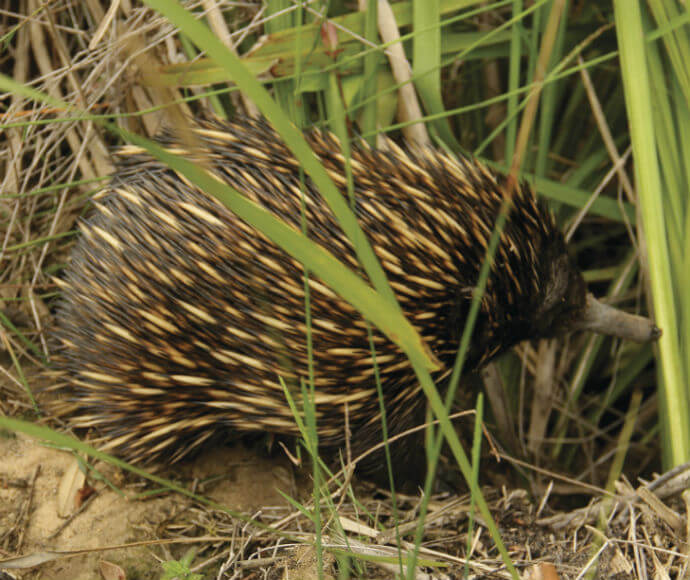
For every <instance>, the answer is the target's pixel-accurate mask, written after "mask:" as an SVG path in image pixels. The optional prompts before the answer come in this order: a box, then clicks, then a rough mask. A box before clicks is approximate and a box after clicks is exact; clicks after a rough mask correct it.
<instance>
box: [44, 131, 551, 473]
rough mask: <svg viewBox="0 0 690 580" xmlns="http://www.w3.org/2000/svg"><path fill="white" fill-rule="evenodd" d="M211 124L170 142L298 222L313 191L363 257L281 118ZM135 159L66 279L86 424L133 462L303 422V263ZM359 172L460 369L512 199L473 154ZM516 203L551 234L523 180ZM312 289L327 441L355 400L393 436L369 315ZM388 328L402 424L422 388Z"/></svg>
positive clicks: (432, 334) (321, 227) (375, 229)
mask: <svg viewBox="0 0 690 580" xmlns="http://www.w3.org/2000/svg"><path fill="white" fill-rule="evenodd" d="M195 134H196V136H197V138H198V139H199V141H198V142H197V143H194V144H190V145H189V146H187V147H181V146H180V145H179V143H176V142H175V141H174V140H172V139H171V138H166V139H164V141H163V142H164V144H165V145H166V146H168V147H170V148H174V149H175V150H177V151H179V150H180V149H181V148H182V149H193V150H194V153H193V157H199V158H200V159H201V160H202V162H203V163H204V165H210V166H211V167H212V170H213V171H214V172H215V173H216V174H218V175H219V176H221V177H222V179H223V180H225V181H226V182H228V183H229V184H230V185H232V186H233V187H235V188H236V189H238V190H239V191H241V192H242V193H244V194H245V195H247V196H248V197H249V198H251V199H253V200H254V201H256V202H257V203H259V204H261V205H262V206H264V207H266V208H268V209H269V210H271V211H272V212H274V213H275V214H277V215H278V216H279V217H281V218H282V219H284V220H286V221H288V222H289V223H291V224H292V225H293V226H294V227H295V228H299V227H300V221H301V218H300V208H301V206H302V196H303V195H304V198H305V201H306V208H307V223H308V231H309V235H310V237H312V238H313V239H315V240H316V241H317V242H318V243H320V244H322V245H324V246H325V247H327V248H328V249H329V250H330V251H331V252H332V253H334V254H335V255H336V256H337V257H338V258H339V259H340V260H341V261H342V262H344V263H345V264H347V265H348V267H350V268H353V269H355V268H357V262H356V259H355V256H354V252H353V251H352V247H351V245H350V243H349V241H348V240H347V239H346V237H345V236H344V235H343V234H342V232H341V230H340V228H339V227H338V226H337V224H336V223H335V221H334V219H333V216H332V214H331V212H330V210H329V209H328V208H327V207H326V205H325V204H324V203H323V202H322V201H321V198H320V197H319V195H318V194H317V193H315V192H314V191H313V187H312V185H311V182H310V181H309V179H308V178H306V179H301V178H300V173H299V166H298V164H297V162H296V161H295V160H294V158H293V157H292V155H291V154H290V152H289V151H288V150H287V149H286V148H285V147H284V146H283V145H282V144H281V142H280V140H279V138H278V137H277V136H276V135H275V134H274V133H273V131H272V130H271V129H270V128H268V126H267V125H265V124H264V123H254V122H244V123H243V124H237V123H235V124H230V125H221V124H217V123H207V124H202V125H201V126H200V128H199V129H198V130H197V131H196V133H195ZM311 142H312V146H313V147H314V149H315V151H316V152H317V154H319V156H320V157H321V159H322V161H323V163H324V165H325V167H326V169H327V170H328V171H329V173H330V174H331V176H332V177H333V178H334V180H335V181H336V184H337V185H338V186H339V187H340V188H341V189H342V190H343V193H344V194H345V188H346V181H345V178H344V177H343V159H342V156H341V154H340V152H339V145H338V143H337V142H336V141H335V140H333V139H332V138H331V137H329V136H327V135H321V134H314V135H312V136H311ZM197 148H198V149H197ZM120 157H121V159H120V162H119V166H118V170H117V171H116V173H115V176H114V177H113V180H112V183H111V186H110V188H109V190H108V191H107V192H106V194H105V195H104V196H102V198H101V199H100V200H99V201H98V202H97V205H96V210H95V211H94V213H93V214H92V215H91V216H90V217H89V218H88V219H87V220H86V221H85V222H84V224H82V232H83V235H82V238H81V240H80V241H79V242H78V243H77V247H76V248H75V250H74V254H73V257H72V263H71V265H70V267H69V269H68V271H67V273H66V275H65V290H64V299H63V302H62V306H61V309H60V312H59V315H58V338H59V339H60V341H61V343H62V349H61V357H60V360H61V361H62V363H61V364H62V365H63V366H64V368H65V370H66V371H67V373H68V376H69V377H70V381H71V385H72V387H71V389H72V393H73V396H74V397H75V402H76V403H77V406H78V407H79V411H78V412H77V413H76V415H75V416H74V418H73V419H72V421H73V424H74V425H75V426H77V427H79V426H82V427H96V428H97V429H98V430H99V431H100V432H101V433H102V434H103V436H104V438H105V439H106V441H107V446H106V447H107V448H111V449H113V450H115V451H116V452H118V453H123V454H125V455H126V456H127V457H128V458H130V459H133V460H149V459H154V458H156V457H157V456H159V455H160V454H161V453H162V452H165V453H166V455H165V458H166V460H167V461H171V460H176V459H178V458H180V457H181V456H183V455H184V454H185V453H187V452H188V451H190V450H192V449H194V448H195V447H197V446H199V445H201V444H202V443H203V442H204V441H205V440H206V439H208V438H209V437H211V436H213V435H214V434H217V432H218V431H219V430H228V431H230V432H234V431H271V432H276V433H282V434H288V435H290V434H294V435H296V434H297V430H296V428H295V423H294V419H293V417H292V415H291V412H290V410H289V407H288V405H287V402H286V398H285V394H284V391H283V387H282V386H281V380H284V381H285V383H286V384H287V386H288V388H290V389H291V390H292V392H293V393H295V395H296V396H297V393H299V390H300V389H299V384H300V381H304V380H308V378H309V372H308V369H309V365H308V360H309V349H308V347H307V336H308V332H307V325H306V323H305V292H304V272H303V269H302V267H301V265H300V264H299V263H297V262H296V261H295V260H294V259H292V258H291V257H290V256H288V255H287V254H286V253H284V252H283V251H282V250H281V249H280V248H278V247H277V246H275V245H274V244H273V243H271V242H270V241H269V240H267V239H266V238H265V237H264V236H263V235H262V234H260V233H259V232H257V231H256V230H254V229H253V228H252V227H250V226H248V225H246V224H245V223H244V222H242V221H241V220H240V219H238V218H236V217H235V216H234V215H233V214H232V213H231V212H229V211H228V210H227V209H226V208H225V207H223V206H222V205H220V204H219V203H218V202H216V201H215V200H212V199H209V198H207V197H206V196H205V195H204V194H202V193H200V192H198V191H197V190H195V188H193V187H191V186H190V185H189V184H188V183H187V182H186V181H185V180H184V179H182V178H180V177H179V176H177V175H176V174H175V173H174V172H172V171H171V170H169V169H167V168H165V167H164V166H162V165H160V164H159V163H157V162H155V161H153V160H151V159H150V158H149V157H148V156H147V155H145V154H143V153H142V152H140V151H138V150H135V149H133V148H125V149H123V151H122V153H121V155H120ZM352 171H353V175H354V182H355V194H356V198H357V214H358V217H359V219H360V222H361V223H362V224H363V227H364V229H365V232H366V233H367V235H368V237H369V239H370V241H371V243H372V245H373V246H374V249H375V251H376V253H377V255H378V257H379V259H380V260H381V262H382V264H383V266H384V269H385V270H386V273H387V274H388V276H389V279H390V281H391V285H392V287H393V289H394V290H395V292H396V294H397V296H398V298H399V300H400V302H401V305H402V307H403V309H404V311H405V313H406V314H407V315H408V317H409V318H410V320H411V321H412V322H413V324H415V325H416V326H417V327H418V328H419V329H420V332H421V334H422V335H423V337H424V338H425V339H426V340H427V342H428V344H429V345H430V347H431V348H432V349H433V351H434V353H435V354H436V356H437V357H438V358H439V359H440V360H441V362H442V363H444V364H445V365H446V369H447V368H449V367H450V366H451V364H452V360H453V357H454V355H455V352H456V349H457V337H458V333H459V330H460V329H461V328H462V322H461V321H462V320H463V318H464V315H465V312H466V308H467V304H468V301H469V298H470V297H471V289H472V287H473V286H474V283H475V281H476V275H477V271H478V267H479V265H480V264H481V260H482V258H483V256H484V253H485V249H486V243H487V241H488V238H489V235H490V233H491V229H492V227H493V221H494V219H495V214H496V211H497V209H498V206H499V205H500V202H501V200H502V193H501V190H500V187H499V184H498V182H497V181H496V178H495V177H494V176H493V175H492V174H490V173H489V172H487V171H486V170H485V169H484V168H482V167H480V166H478V165H475V164H474V163H471V162H465V161H454V160H450V159H449V158H447V157H445V156H441V155H439V154H436V153H434V154H429V155H427V156H420V157H418V158H415V159H414V160H411V159H410V158H409V157H407V156H406V154H404V153H403V152H401V151H399V150H397V149H394V150H392V151H390V152H388V153H385V152H371V151H367V150H359V149H356V150H355V152H354V154H353V159H352ZM521 196H522V197H521ZM516 208H517V209H516V211H517V212H518V213H519V212H523V213H525V212H526V213H528V214H529V215H530V216H532V219H533V220H534V221H535V223H536V224H537V226H538V227H537V228H536V230H540V228H541V230H543V232H542V233H541V234H540V235H542V236H544V237H548V236H550V235H552V234H551V230H550V228H552V225H549V224H550V223H551V222H550V221H549V220H548V219H545V218H544V215H545V214H542V211H541V210H540V209H539V208H538V207H537V205H536V204H535V202H534V199H533V197H532V196H531V194H529V195H528V194H524V195H523V194H522V193H520V194H519V195H518V196H517V197H516ZM546 222H548V223H546ZM519 224H522V225H521V226H515V225H511V224H509V226H508V228H507V229H506V232H507V234H506V235H507V236H508V238H509V239H508V241H507V242H506V243H508V242H509V243H510V244H512V246H515V248H516V252H518V255H517V256H511V255H510V252H509V251H505V249H501V250H500V251H499V260H503V261H504V265H503V267H504V268H505V267H506V265H507V268H508V270H509V271H510V276H511V277H512V278H514V279H515V281H516V283H518V284H522V285H524V288H525V289H529V288H530V284H533V281H532V273H531V272H526V271H524V270H525V269H524V268H522V269H520V262H519V261H520V260H524V259H525V256H527V257H528V258H530V259H531V260H532V261H533V262H536V257H535V252H539V244H540V243H541V242H540V240H539V236H535V235H534V233H533V232H531V234H532V235H531V236H530V239H529V240H522V238H521V237H520V236H517V234H515V235H514V233H511V232H517V233H519V229H520V227H522V228H524V227H525V225H524V224H525V219H524V217H523V218H521V221H520V222H519ZM516 228H517V229H516ZM510 236H513V238H514V239H513V238H510ZM516 240H517V241H516ZM501 251H502V252H503V254H501ZM501 256H504V257H503V258H502V257H501ZM532 266H533V267H532V269H533V270H535V272H536V269H537V268H536V266H534V264H532ZM497 288H498V289H497V290H496V291H498V292H504V293H505V291H504V290H501V289H500V288H499V287H497ZM491 291H492V289H491V288H490V289H489V294H488V295H489V296H491ZM309 292H310V305H311V307H310V313H311V336H312V338H313V349H312V353H313V355H312V356H313V362H314V379H313V380H314V384H315V388H316V404H317V422H318V425H319V434H320V438H321V442H322V443H324V444H328V445H338V444H341V443H342V442H343V440H344V437H345V432H344V424H345V414H346V413H347V414H348V417H349V423H350V425H351V426H352V432H353V438H354V439H356V441H355V443H356V446H355V447H356V448H359V449H361V448H365V447H366V446H367V445H369V444H373V443H376V442H378V437H379V436H378V433H379V431H380V426H379V425H380V415H379V402H378V398H377V394H376V384H375V370H374V364H373V359H372V353H371V348H370V342H369V334H368V332H369V329H368V326H367V323H366V322H365V321H364V320H363V319H362V318H361V316H360V315H359V314H358V313H357V312H356V311H355V310H354V309H353V308H352V307H351V306H349V305H348V304H347V303H346V302H344V301H343V300H342V299H340V298H339V297H338V295H337V294H336V293H335V292H334V291H333V290H331V289H330V288H328V287H326V286H325V285H323V284H322V283H321V282H320V281H318V280H311V281H310V286H309ZM497 312H498V311H497ZM486 316H489V314H487V315H486ZM492 316H493V314H492ZM518 322H519V324H518V323H516V324H517V326H516V327H515V328H522V326H520V324H522V322H520V321H518ZM511 324H512V322H511ZM487 328H489V330H487V333H488V334H487V333H485V334H486V336H484V337H483V339H482V340H486V341H491V340H493V341H494V342H493V343H490V344H491V345H492V346H491V351H492V352H488V350H487V349H488V347H486V348H484V350H483V351H482V352H479V353H475V354H472V353H471V357H474V359H475V360H474V362H477V361H478V360H479V359H480V358H481V357H482V356H484V355H489V356H490V355H493V354H495V353H496V352H498V351H500V350H501V349H502V348H504V347H505V346H509V344H507V343H505V344H504V342H503V340H502V339H501V340H498V339H495V338H494V336H493V335H492V334H491V333H492V332H493V331H492V330H491V324H488V323H487ZM372 337H373V344H374V346H375V349H376V362H377V364H378V368H379V372H380V378H381V383H382V386H383V391H384V397H385V402H386V407H387V415H388V422H389V425H393V430H394V431H395V430H400V429H401V428H403V427H407V426H409V423H410V421H411V420H412V419H413V418H414V417H415V415H416V414H417V411H418V410H419V409H420V407H421V405H422V403H423V402H424V400H423V396H422V395H421V393H420V390H419V387H418V386H417V383H416V381H415V377H414V373H413V371H412V369H411V367H410V365H409V363H408V362H407V360H406V358H405V357H404V355H403V354H402V353H401V352H400V351H399V350H398V349H397V347H395V345H393V344H392V343H391V342H390V341H389V340H388V339H386V338H385V337H384V336H383V335H381V334H380V333H378V332H377V330H376V329H372ZM519 338H520V337H517V338H516V339H511V340H512V342H515V341H516V340H517V339H519ZM494 344H495V346H494ZM442 372H445V369H444V371H442ZM297 398H299V397H298V396H297Z"/></svg>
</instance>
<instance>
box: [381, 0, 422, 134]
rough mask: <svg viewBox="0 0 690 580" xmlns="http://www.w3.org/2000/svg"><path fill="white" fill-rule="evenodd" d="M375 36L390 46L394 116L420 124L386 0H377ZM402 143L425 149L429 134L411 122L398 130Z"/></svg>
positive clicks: (405, 61) (390, 11) (415, 97)
mask: <svg viewBox="0 0 690 580" xmlns="http://www.w3.org/2000/svg"><path fill="white" fill-rule="evenodd" d="M378 2H379V5H378V16H379V33H380V34H381V40H383V42H384V44H388V43H391V42H392V43H394V44H392V45H391V46H389V47H388V50H387V51H386V54H387V56H388V60H389V62H390V65H391V70H392V71H393V77H394V78H395V82H396V83H398V85H400V88H399V91H400V101H399V106H398V116H399V118H400V121H402V122H407V121H421V119H422V108H421V107H420V105H419V100H418V99H417V93H416V92H415V88H414V85H413V84H412V73H411V70H412V69H411V68H410V63H409V62H407V58H406V57H405V52H404V51H403V47H402V44H401V43H400V31H399V30H398V25H397V24H396V23H395V16H394V14H393V10H392V9H391V7H390V4H389V3H388V0H378ZM402 132H403V135H404V136H405V139H406V141H407V142H408V143H409V144H410V145H415V146H417V147H428V146H430V145H431V141H430V139H429V134H428V133H427V131H426V127H425V126H424V124H423V123H421V122H420V123H413V124H412V125H408V126H406V127H404V128H403V129H402Z"/></svg>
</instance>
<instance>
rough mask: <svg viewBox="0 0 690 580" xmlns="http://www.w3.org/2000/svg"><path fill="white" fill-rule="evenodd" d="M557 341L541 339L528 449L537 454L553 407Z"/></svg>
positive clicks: (528, 434)
mask: <svg viewBox="0 0 690 580" xmlns="http://www.w3.org/2000/svg"><path fill="white" fill-rule="evenodd" d="M555 363H556V342H555V341H553V340H541V341H539V354H538V363H537V373H536V382H535V386H534V398H533V399H532V408H531V412H530V423H529V432H528V433H527V449H528V451H529V452H530V453H531V454H532V455H534V456H537V455H538V452H539V449H540V448H541V445H542V441H543V440H544V434H545V433H546V428H547V424H548V421H549V417H550V416H551V410H552V409H553V387H554V384H555V382H556V381H555V377H554V375H555Z"/></svg>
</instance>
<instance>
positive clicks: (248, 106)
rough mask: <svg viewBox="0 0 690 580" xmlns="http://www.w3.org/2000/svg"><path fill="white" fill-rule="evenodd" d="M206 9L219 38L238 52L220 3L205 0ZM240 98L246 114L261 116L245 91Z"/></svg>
mask: <svg viewBox="0 0 690 580" xmlns="http://www.w3.org/2000/svg"><path fill="white" fill-rule="evenodd" d="M203 5H204V10H206V18H207V19H208V24H209V26H210V28H211V30H212V31H213V34H215V35H216V36H217V37H218V38H220V39H221V41H222V42H223V44H224V45H225V46H227V47H228V49H229V50H232V52H234V53H235V54H237V49H236V48H235V43H234V42H233V41H232V37H231V35H230V29H229V28H228V24H227V22H225V18H223V12H222V11H221V10H220V8H219V7H218V3H217V2H216V1H215V0H203ZM240 100H241V101H242V105H243V106H244V111H245V114H246V115H247V116H249V117H253V118H254V119H256V118H257V117H259V109H258V108H257V107H256V105H255V104H254V103H253V102H252V101H251V100H250V99H248V98H247V97H246V96H245V95H244V94H243V93H240Z"/></svg>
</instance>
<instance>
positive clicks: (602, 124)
mask: <svg viewBox="0 0 690 580" xmlns="http://www.w3.org/2000/svg"><path fill="white" fill-rule="evenodd" d="M577 63H578V64H579V65H583V64H584V61H583V60H582V56H578V57H577ZM580 76H581V77H582V84H583V86H584V87H585V92H586V93H587V98H588V99H589V104H590V106H591V107H592V113H593V114H594V119H595V120H596V122H597V127H598V128H599V133H600V134H601V138H602V140H603V141H604V145H605V146H606V151H608V154H609V157H611V161H613V164H614V167H615V168H616V173H617V174H618V178H619V179H620V180H621V185H622V186H623V190H624V191H625V193H626V196H627V198H628V201H629V202H631V203H635V190H634V188H633V185H632V183H631V182H630V179H629V178H628V174H627V173H626V172H625V170H624V169H623V166H624V165H625V162H624V160H623V159H621V155H620V154H619V153H618V149H617V147H616V143H615V141H614V139H613V135H611V130H610V129H609V125H608V123H607V122H606V116H605V115H604V111H603V110H602V108H601V103H600V101H599V98H598V97H597V93H596V90H595V89H594V85H593V84H592V79H591V77H590V76H589V71H588V70H587V69H586V68H582V69H581V70H580Z"/></svg>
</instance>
